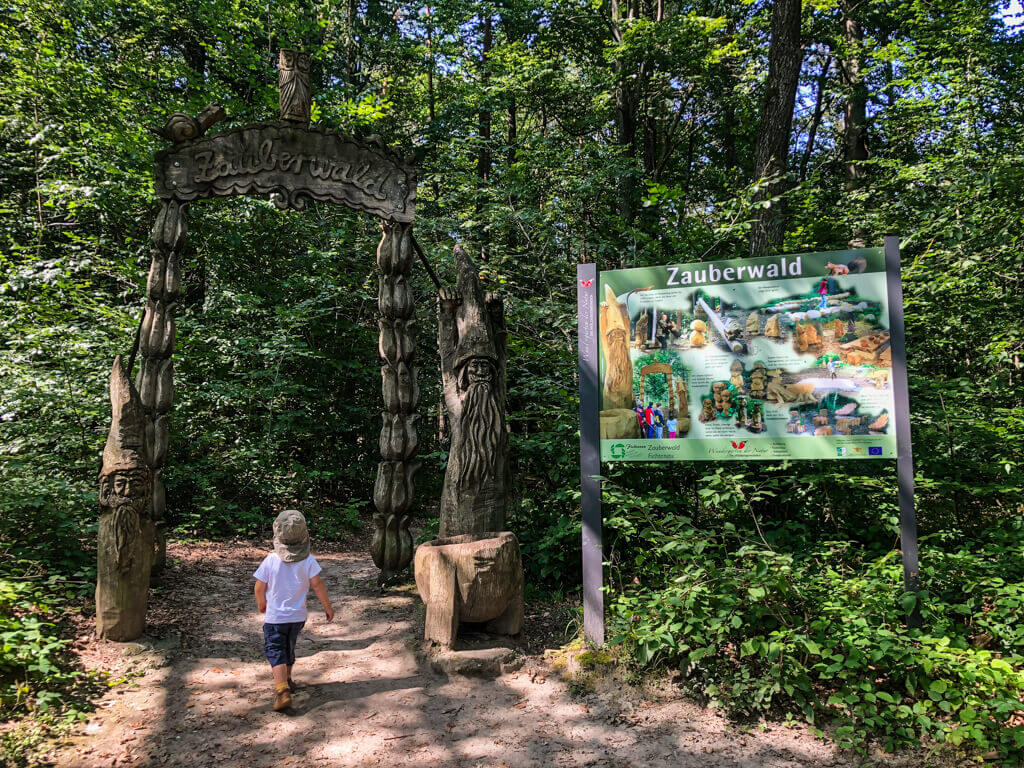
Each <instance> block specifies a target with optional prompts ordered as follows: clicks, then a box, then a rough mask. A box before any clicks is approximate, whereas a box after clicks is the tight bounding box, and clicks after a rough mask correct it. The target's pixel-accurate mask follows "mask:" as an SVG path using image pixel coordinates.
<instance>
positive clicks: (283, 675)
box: [270, 664, 291, 685]
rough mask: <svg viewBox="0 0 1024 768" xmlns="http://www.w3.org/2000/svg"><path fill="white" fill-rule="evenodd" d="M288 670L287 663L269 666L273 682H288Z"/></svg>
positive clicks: (289, 668)
mask: <svg viewBox="0 0 1024 768" xmlns="http://www.w3.org/2000/svg"><path fill="white" fill-rule="evenodd" d="M290 670H291V667H289V666H288V665H287V664H278V665H277V666H276V667H271V668H270V671H271V672H272V673H273V674H274V682H275V683H277V684H278V685H280V684H281V683H287V682H288V677H289V672H290Z"/></svg>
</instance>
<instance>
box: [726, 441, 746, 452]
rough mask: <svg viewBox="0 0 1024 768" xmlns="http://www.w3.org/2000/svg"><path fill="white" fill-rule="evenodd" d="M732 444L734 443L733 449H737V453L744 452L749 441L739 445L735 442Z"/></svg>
mask: <svg viewBox="0 0 1024 768" xmlns="http://www.w3.org/2000/svg"><path fill="white" fill-rule="evenodd" d="M730 442H731V443H732V447H733V448H735V449H736V450H737V451H742V450H743V449H744V448H746V447H747V441H746V440H743V441H741V442H738V443H737V442H736V441H735V440H732V441H730Z"/></svg>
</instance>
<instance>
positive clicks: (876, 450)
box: [868, 445, 882, 456]
mask: <svg viewBox="0 0 1024 768" xmlns="http://www.w3.org/2000/svg"><path fill="white" fill-rule="evenodd" d="M881 455H882V446H880V445H870V446H868V456H881Z"/></svg>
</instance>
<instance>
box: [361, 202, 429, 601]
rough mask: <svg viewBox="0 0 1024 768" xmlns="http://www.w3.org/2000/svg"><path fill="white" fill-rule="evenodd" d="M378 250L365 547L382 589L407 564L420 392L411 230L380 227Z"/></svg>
mask: <svg viewBox="0 0 1024 768" xmlns="http://www.w3.org/2000/svg"><path fill="white" fill-rule="evenodd" d="M383 228H384V234H383V237H382V238H381V241H380V245H379V246H378V247H377V267H378V268H379V270H380V285H379V288H380V292H379V295H378V308H379V310H380V319H379V320H378V325H379V327H380V339H379V345H378V349H379V352H380V356H381V360H382V361H383V362H384V365H383V366H381V369H380V372H381V390H382V394H383V397H384V412H383V413H382V414H381V419H382V420H383V425H382V427H381V431H380V456H381V462H380V464H378V465H377V482H376V483H375V484H374V489H373V503H374V506H376V508H377V513H376V514H375V515H374V516H373V522H374V526H375V529H376V530H375V531H374V535H373V541H372V543H371V545H370V554H371V556H372V557H373V562H374V564H375V565H376V566H377V567H378V568H380V570H381V573H380V583H381V584H385V583H386V582H388V581H390V580H391V579H392V578H393V577H394V576H395V575H396V574H398V573H400V572H402V571H404V570H405V569H406V568H408V567H409V563H410V562H412V555H413V548H412V534H411V533H410V532H409V523H410V522H411V521H412V516H411V514H410V513H411V510H412V507H413V501H414V498H415V491H416V489H415V484H414V478H415V475H416V471H417V470H418V469H419V467H420V464H419V462H418V461H413V458H414V457H415V455H416V447H417V444H418V436H417V434H416V423H417V421H419V416H418V415H417V414H416V413H415V411H416V405H417V403H418V402H419V396H420V390H419V385H418V384H417V382H416V366H415V364H414V361H415V357H416V341H415V337H414V336H413V333H412V324H413V310H414V298H413V294H412V288H411V287H410V286H409V272H410V270H411V269H412V259H413V244H412V225H411V224H397V223H391V222H384V224H383Z"/></svg>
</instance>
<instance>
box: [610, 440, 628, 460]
mask: <svg viewBox="0 0 1024 768" xmlns="http://www.w3.org/2000/svg"><path fill="white" fill-rule="evenodd" d="M611 451H612V458H613V459H622V458H625V456H626V446H624V445H623V444H622V443H612V447H611Z"/></svg>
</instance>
